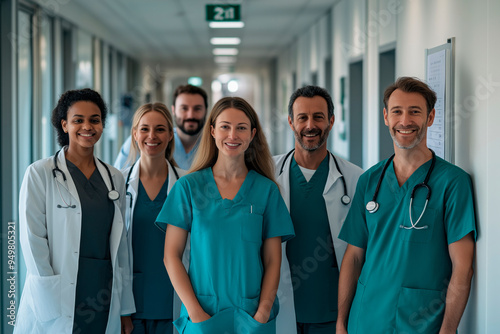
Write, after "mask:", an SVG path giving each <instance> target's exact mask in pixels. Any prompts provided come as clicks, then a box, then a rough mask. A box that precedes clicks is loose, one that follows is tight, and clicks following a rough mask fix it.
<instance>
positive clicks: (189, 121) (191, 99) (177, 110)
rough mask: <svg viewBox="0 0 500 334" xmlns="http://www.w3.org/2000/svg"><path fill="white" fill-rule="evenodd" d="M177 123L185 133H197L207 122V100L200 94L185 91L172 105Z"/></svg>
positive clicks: (193, 134)
mask: <svg viewBox="0 0 500 334" xmlns="http://www.w3.org/2000/svg"><path fill="white" fill-rule="evenodd" d="M172 112H173V114H174V117H175V124H176V125H177V127H178V128H179V129H180V130H181V131H182V132H183V133H185V134H187V135H190V136H195V135H197V134H198V133H199V132H200V131H201V129H202V128H203V125H204V124H205V116H206V113H207V108H205V100H204V99H203V96H201V95H199V94H187V93H183V94H180V95H179V96H177V98H176V99H175V105H173V106H172Z"/></svg>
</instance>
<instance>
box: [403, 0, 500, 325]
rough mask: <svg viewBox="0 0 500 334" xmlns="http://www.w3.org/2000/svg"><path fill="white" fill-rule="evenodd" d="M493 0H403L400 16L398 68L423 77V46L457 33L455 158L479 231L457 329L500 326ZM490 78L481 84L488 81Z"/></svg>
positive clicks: (498, 94)
mask: <svg viewBox="0 0 500 334" xmlns="http://www.w3.org/2000/svg"><path fill="white" fill-rule="evenodd" d="M499 14H500V5H499V2H498V1H493V0H491V1H488V0H478V1H474V2H470V1H467V0H460V1H457V0H440V1H430V0H429V1H418V2H417V1H408V0H407V1H404V2H403V3H402V12H401V14H400V16H399V17H398V23H397V30H398V39H397V67H396V72H397V74H398V75H412V76H418V77H420V78H424V77H425V68H424V66H425V63H424V60H425V58H424V56H423V50H424V49H426V48H431V47H434V46H438V45H440V44H443V43H445V42H446V40H447V38H450V37H455V38H456V57H455V62H456V63H455V115H456V120H455V163H456V164H457V165H458V166H460V167H462V168H463V169H465V170H466V171H467V172H469V173H470V174H471V177H472V179H473V182H474V188H475V193H476V207H477V219H478V228H479V238H478V242H477V255H476V272H475V277H474V282H473V291H472V294H471V298H470V301H469V305H468V307H467V310H466V312H465V315H464V318H463V321H462V324H461V329H462V330H463V332H464V333H500V318H499V317H498V308H499V305H500V302H499V298H500V288H499V287H498V284H496V282H497V281H498V277H499V276H500V266H499V262H498V254H500V244H499V243H498V242H497V241H496V238H497V237H498V236H499V235H500V233H499V232H500V229H499V227H498V218H497V215H496V214H495V216H494V212H493V209H494V207H495V205H497V203H496V199H498V198H499V195H498V193H495V190H497V189H499V186H500V181H499V179H498V177H497V173H495V174H494V172H496V171H497V170H498V167H497V166H498V165H499V163H500V159H499V154H498V153H499V150H498V147H499V141H500V140H499V138H500V136H499V135H498V130H497V129H496V127H497V125H498V124H499V122H500V116H499V113H498V106H499V105H500V88H499V87H500V65H499V64H498V62H497V61H496V59H497V58H498V55H499V54H500V48H499V46H498V44H499V43H498V42H499V40H498V38H497V37H496V33H497V31H499V29H500V23H499V21H498V18H499ZM488 81H489V82H490V83H491V82H493V84H490V85H487V84H485V83H486V82H488Z"/></svg>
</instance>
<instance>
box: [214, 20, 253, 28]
mask: <svg viewBox="0 0 500 334" xmlns="http://www.w3.org/2000/svg"><path fill="white" fill-rule="evenodd" d="M208 26H209V27H210V28H243V27H244V26H245V23H243V22H242V21H233V22H210V23H209V24H208Z"/></svg>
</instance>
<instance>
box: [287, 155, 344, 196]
mask: <svg viewBox="0 0 500 334" xmlns="http://www.w3.org/2000/svg"><path fill="white" fill-rule="evenodd" d="M294 151H295V149H293V150H291V151H290V152H288V153H287V154H286V156H285V159H284V160H283V163H282V164H281V169H280V173H279V175H281V174H282V173H283V167H285V163H286V160H287V159H288V157H289V156H290V155H291V154H292V153H293V152H294ZM330 155H331V156H332V158H333V161H334V162H335V167H337V171H338V172H339V174H340V178H341V179H342V183H343V185H344V195H343V196H342V197H341V198H340V201H341V202H342V204H344V205H348V204H349V203H351V198H350V197H349V195H348V194H347V184H346V182H345V178H344V174H342V171H341V170H340V167H339V164H338V162H337V159H336V158H335V156H334V155H333V153H331V152H330ZM330 155H329V156H328V162H330Z"/></svg>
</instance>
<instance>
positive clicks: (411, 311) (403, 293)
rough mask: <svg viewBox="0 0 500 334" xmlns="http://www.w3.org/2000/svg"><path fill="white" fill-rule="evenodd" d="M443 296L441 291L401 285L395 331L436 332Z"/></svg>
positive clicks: (439, 323)
mask: <svg viewBox="0 0 500 334" xmlns="http://www.w3.org/2000/svg"><path fill="white" fill-rule="evenodd" d="M445 298H446V297H445V295H444V294H443V293H442V291H437V290H425V289H411V288H405V287H402V288H401V290H400V292H399V299H398V306H397V313H396V330H397V333H400V334H405V333H438V332H439V329H440V327H441V323H442V321H443V315H444V306H445V304H444V301H445Z"/></svg>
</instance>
